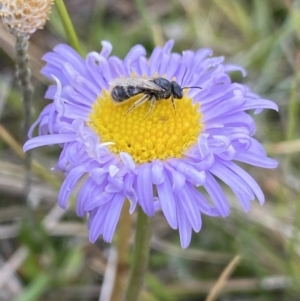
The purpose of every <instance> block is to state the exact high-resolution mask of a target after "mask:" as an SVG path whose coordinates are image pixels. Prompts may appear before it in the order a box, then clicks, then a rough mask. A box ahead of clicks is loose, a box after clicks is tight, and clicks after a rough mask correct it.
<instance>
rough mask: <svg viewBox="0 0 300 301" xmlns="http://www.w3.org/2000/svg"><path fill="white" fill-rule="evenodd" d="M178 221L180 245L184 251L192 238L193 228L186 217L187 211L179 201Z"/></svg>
mask: <svg viewBox="0 0 300 301" xmlns="http://www.w3.org/2000/svg"><path fill="white" fill-rule="evenodd" d="M177 219H178V228H179V236H180V244H181V247H182V248H183V249H186V248H187V247H188V246H189V244H190V242H191V238H192V227H191V225H190V223H189V221H188V218H187V217H186V216H185V211H184V209H183V208H182V204H181V202H180V201H178V200H177Z"/></svg>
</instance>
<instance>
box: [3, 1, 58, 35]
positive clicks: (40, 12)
mask: <svg viewBox="0 0 300 301" xmlns="http://www.w3.org/2000/svg"><path fill="white" fill-rule="evenodd" d="M52 4H53V0H0V16H1V17H2V22H3V24H4V25H5V26H6V27H7V28H8V29H9V30H10V32H11V33H12V34H14V35H17V36H26V35H30V34H32V33H34V32H35V31H36V30H37V29H41V28H43V26H44V24H45V23H46V20H47V18H48V15H49V14H50V10H51V5H52Z"/></svg>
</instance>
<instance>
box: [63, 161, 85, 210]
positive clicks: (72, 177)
mask: <svg viewBox="0 0 300 301" xmlns="http://www.w3.org/2000/svg"><path fill="white" fill-rule="evenodd" d="M85 173H86V168H85V167H84V166H81V165H79V166H77V167H75V168H73V169H72V170H71V171H70V172H69V173H68V175H67V177H66V179H65V180H64V182H63V184H62V185H61V187H60V190H59V194H58V203H59V205H60V207H62V208H63V209H66V207H67V201H68V199H69V197H70V195H71V192H72V190H73V189H74V187H75V185H76V184H77V182H78V180H79V179H80V178H81V177H82V176H83V175H84V174H85Z"/></svg>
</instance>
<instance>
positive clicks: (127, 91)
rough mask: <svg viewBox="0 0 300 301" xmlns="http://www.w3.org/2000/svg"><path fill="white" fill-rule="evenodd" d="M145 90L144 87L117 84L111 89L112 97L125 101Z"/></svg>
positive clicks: (116, 100) (117, 100) (118, 100)
mask: <svg viewBox="0 0 300 301" xmlns="http://www.w3.org/2000/svg"><path fill="white" fill-rule="evenodd" d="M142 92H144V90H143V89H141V88H138V87H134V86H127V87H123V86H115V87H114V88H113V89H112V91H111V97H112V99H113V100H114V101H115V102H119V103H121V102H123V101H125V100H127V99H129V98H130V97H132V96H134V95H137V94H140V93H142Z"/></svg>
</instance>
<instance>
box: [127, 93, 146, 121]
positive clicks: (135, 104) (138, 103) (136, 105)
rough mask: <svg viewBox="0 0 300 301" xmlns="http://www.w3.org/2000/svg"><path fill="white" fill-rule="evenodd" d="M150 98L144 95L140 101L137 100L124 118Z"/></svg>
mask: <svg viewBox="0 0 300 301" xmlns="http://www.w3.org/2000/svg"><path fill="white" fill-rule="evenodd" d="M149 98H150V96H149V95H148V94H145V95H144V96H143V97H141V98H140V99H138V100H137V101H136V102H135V103H134V104H133V105H132V106H131V107H130V108H129V109H128V110H127V112H126V113H125V115H124V116H126V115H127V114H128V113H130V112H131V111H132V110H134V109H135V108H137V107H139V106H140V105H142V104H143V103H145V102H146V101H148V100H149Z"/></svg>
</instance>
